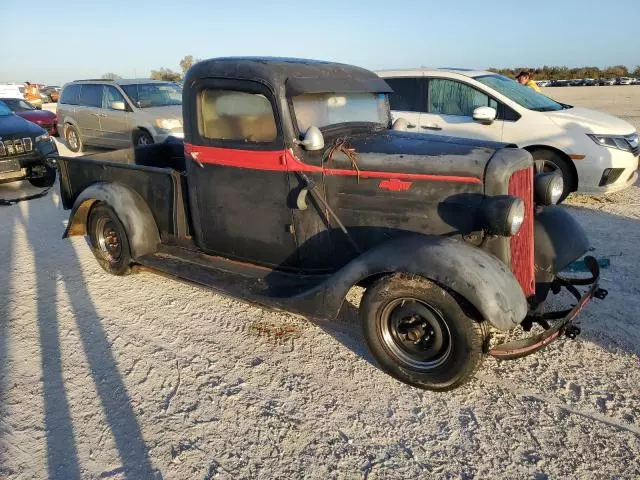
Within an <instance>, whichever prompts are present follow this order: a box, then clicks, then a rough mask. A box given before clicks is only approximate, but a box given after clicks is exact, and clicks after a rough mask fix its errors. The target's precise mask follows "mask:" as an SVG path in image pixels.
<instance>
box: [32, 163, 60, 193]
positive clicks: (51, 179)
mask: <svg viewBox="0 0 640 480" xmlns="http://www.w3.org/2000/svg"><path fill="white" fill-rule="evenodd" d="M56 171H57V170H56V169H55V168H52V167H49V166H47V167H46V173H45V174H44V175H43V176H42V177H37V178H29V179H28V180H29V183H30V184H31V185H33V186H34V187H37V188H48V187H50V186H52V185H53V184H54V183H56Z"/></svg>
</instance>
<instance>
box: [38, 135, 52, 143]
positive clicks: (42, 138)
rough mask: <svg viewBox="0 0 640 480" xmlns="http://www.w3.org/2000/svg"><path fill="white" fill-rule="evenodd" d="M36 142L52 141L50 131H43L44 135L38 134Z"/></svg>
mask: <svg viewBox="0 0 640 480" xmlns="http://www.w3.org/2000/svg"><path fill="white" fill-rule="evenodd" d="M35 141H36V143H40V142H50V141H51V137H50V136H49V134H48V133H43V134H42V135H38V136H37V137H36V140H35Z"/></svg>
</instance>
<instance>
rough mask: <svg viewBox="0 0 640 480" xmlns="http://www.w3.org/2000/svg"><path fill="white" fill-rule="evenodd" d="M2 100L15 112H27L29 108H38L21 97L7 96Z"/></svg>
mask: <svg viewBox="0 0 640 480" xmlns="http://www.w3.org/2000/svg"><path fill="white" fill-rule="evenodd" d="M2 101H3V103H4V104H5V105H6V106H7V107H9V108H10V109H11V110H13V111H14V112H25V111H28V110H35V109H36V107H34V106H33V105H31V104H30V103H29V102H26V101H24V100H22V99H20V98H5V99H3V100H2Z"/></svg>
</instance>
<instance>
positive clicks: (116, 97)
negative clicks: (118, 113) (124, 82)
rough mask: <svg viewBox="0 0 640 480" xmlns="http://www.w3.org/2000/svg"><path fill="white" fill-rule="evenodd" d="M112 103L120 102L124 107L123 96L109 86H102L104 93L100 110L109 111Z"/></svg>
mask: <svg viewBox="0 0 640 480" xmlns="http://www.w3.org/2000/svg"><path fill="white" fill-rule="evenodd" d="M113 102H122V103H124V104H125V105H126V102H125V100H124V96H123V95H122V94H121V93H120V91H119V90H118V89H117V88H116V87H113V86H111V85H105V86H104V93H103V95H102V108H109V109H111V104H112V103H113Z"/></svg>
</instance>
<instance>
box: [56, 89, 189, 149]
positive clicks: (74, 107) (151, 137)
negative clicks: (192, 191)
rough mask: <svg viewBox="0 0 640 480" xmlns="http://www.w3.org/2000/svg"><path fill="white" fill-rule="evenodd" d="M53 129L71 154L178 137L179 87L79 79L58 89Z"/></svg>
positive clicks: (179, 129) (179, 136)
mask: <svg viewBox="0 0 640 480" xmlns="http://www.w3.org/2000/svg"><path fill="white" fill-rule="evenodd" d="M57 116H58V131H59V132H60V134H61V136H62V137H63V138H64V139H65V141H66V144H67V147H68V148H69V150H71V151H72V152H81V151H82V149H83V148H84V147H85V146H86V145H95V146H99V147H107V148H127V147H130V146H131V145H134V146H136V145H148V144H151V143H161V142H164V141H165V140H167V139H168V138H170V137H173V138H183V137H184V133H183V129H182V88H181V87H180V86H179V85H177V84H175V83H172V82H165V81H161V80H145V79H136V80H124V79H119V80H78V81H74V82H70V83H67V84H65V85H64V87H62V93H61V94H60V100H59V101H58V108H57Z"/></svg>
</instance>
